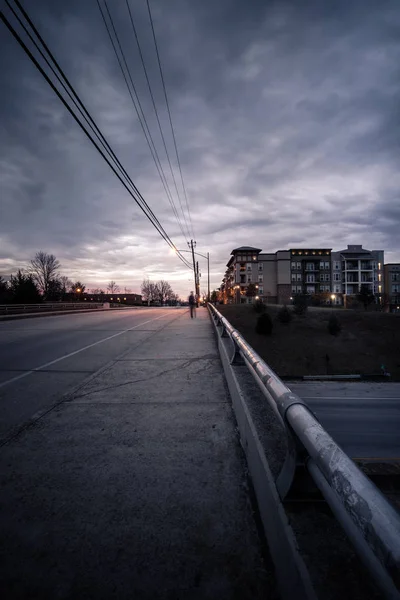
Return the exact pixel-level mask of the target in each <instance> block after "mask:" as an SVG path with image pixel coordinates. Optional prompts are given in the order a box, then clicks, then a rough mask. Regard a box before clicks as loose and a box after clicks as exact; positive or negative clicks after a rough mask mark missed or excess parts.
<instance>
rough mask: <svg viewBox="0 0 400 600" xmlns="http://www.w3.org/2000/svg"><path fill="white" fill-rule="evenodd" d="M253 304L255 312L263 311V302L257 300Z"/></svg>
mask: <svg viewBox="0 0 400 600" xmlns="http://www.w3.org/2000/svg"><path fill="white" fill-rule="evenodd" d="M253 306H254V310H255V311H256V313H258V314H262V313H263V312H265V304H264V302H261V300H257V301H256V302H255V303H254V305H253Z"/></svg>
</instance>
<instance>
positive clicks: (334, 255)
mask: <svg viewBox="0 0 400 600" xmlns="http://www.w3.org/2000/svg"><path fill="white" fill-rule="evenodd" d="M383 258H384V252H383V250H366V249H365V248H363V247H362V246H361V245H350V246H347V248H346V250H341V251H340V252H333V251H332V249H331V248H312V247H311V248H290V249H289V250H278V251H277V252H271V253H264V252H262V251H261V250H260V249H259V248H253V247H252V246H242V247H240V248H235V249H234V250H232V252H231V258H230V259H229V262H228V264H227V271H226V273H225V277H224V280H223V282H222V286H221V292H222V297H223V299H224V302H235V303H251V302H253V301H254V299H258V298H259V299H261V300H263V302H266V303H268V302H271V303H273V304H275V303H278V304H286V303H289V302H290V300H291V298H293V296H295V295H296V294H307V295H310V296H313V297H314V298H318V302H320V303H321V304H327V303H328V304H332V303H335V304H345V303H346V297H347V296H349V297H351V296H355V295H356V294H357V293H358V291H359V289H360V287H361V286H362V285H367V286H368V287H369V289H370V290H371V291H372V293H373V294H374V295H375V296H376V298H377V299H378V300H377V301H381V300H380V299H381V298H382V295H383V291H384V283H385V285H386V282H388V283H389V284H390V283H392V286H391V288H390V291H389V290H388V291H387V295H391V296H392V297H393V298H395V302H398V300H399V299H400V270H398V268H399V265H387V266H388V267H392V271H393V273H392V271H390V272H389V271H388V276H385V274H384V271H383ZM385 272H386V267H385ZM389 279H393V282H391V281H389ZM249 286H250V288H249Z"/></svg>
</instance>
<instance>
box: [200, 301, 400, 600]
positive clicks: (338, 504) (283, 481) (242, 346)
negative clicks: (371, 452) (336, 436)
mask: <svg viewBox="0 0 400 600" xmlns="http://www.w3.org/2000/svg"><path fill="white" fill-rule="evenodd" d="M208 306H209V308H210V311H211V315H212V316H213V317H214V319H215V320H216V321H217V325H218V326H219V327H220V329H221V337H227V336H229V338H230V340H231V341H232V344H233V347H232V357H231V364H232V365H235V364H246V365H247V367H248V369H249V371H250V373H251V374H252V375H253V377H254V379H255V380H256V381H257V383H258V385H259V387H260V389H261V391H262V393H263V395H264V396H265V398H266V399H267V400H268V402H269V404H270V405H271V407H272V408H273V410H274V412H275V414H276V415H277V417H278V418H279V420H280V421H281V423H282V424H283V426H284V429H285V431H286V435H287V454H286V459H285V461H284V464H283V467H282V470H281V472H280V474H279V476H278V478H277V480H276V487H277V491H278V493H279V496H280V498H281V500H284V499H285V496H286V495H287V493H288V492H289V490H290V488H291V485H292V483H293V479H294V474H295V471H296V466H297V464H298V462H299V458H300V453H301V455H302V457H303V458H304V461H303V464H305V466H306V468H307V470H308V472H309V474H310V475H311V477H312V479H313V480H314V482H315V484H316V486H317V487H318V488H319V490H320V491H321V493H322V495H323V496H324V498H325V500H326V502H327V503H328V504H329V506H330V508H331V510H332V512H333V514H334V515H335V517H336V519H337V520H338V522H339V523H340V525H341V526H342V528H343V530H344V531H345V533H346V535H347V536H348V538H349V539H350V541H351V543H352V544H353V547H354V549H355V550H356V552H357V554H358V556H359V557H360V559H361V560H362V561H363V563H364V565H365V566H366V567H367V569H368V571H369V572H370V574H371V576H372V577H373V578H374V580H375V582H376V583H377V585H378V586H379V587H380V589H381V591H382V592H383V594H384V597H385V598H391V599H394V598H397V599H399V598H400V593H399V588H400V515H399V513H398V512H397V511H396V510H395V509H394V507H393V506H392V505H391V504H390V503H389V501H388V500H387V499H386V498H385V496H384V495H383V494H382V493H381V492H380V491H379V490H378V488H377V487H376V486H375V485H374V484H373V483H372V481H371V480H370V479H369V478H368V477H367V476H366V475H364V473H362V472H361V471H360V469H359V468H358V467H357V466H356V464H355V463H354V462H353V461H352V460H351V458H350V457H349V456H347V454H346V453H345V452H343V450H342V449H341V448H340V447H339V446H338V445H337V443H336V442H335V441H334V440H333V438H332V437H331V436H330V435H329V434H328V433H327V432H326V431H325V430H324V428H323V427H322V425H321V424H320V423H319V422H318V420H317V418H316V417H315V415H314V414H313V412H312V411H311V410H310V409H309V407H308V406H307V405H306V403H305V402H304V401H303V400H302V399H301V398H300V397H299V396H297V395H296V394H294V393H293V392H292V391H291V390H290V389H289V388H288V387H287V386H286V385H285V384H284V383H283V381H282V380H281V379H280V378H279V377H278V375H277V374H276V373H274V371H273V370H272V369H271V368H270V367H269V366H268V365H267V364H266V363H265V362H264V361H263V360H262V358H261V357H260V356H259V355H258V354H257V353H256V352H255V351H254V350H253V348H252V347H251V346H250V345H249V344H248V343H247V342H246V340H245V339H244V338H243V337H242V335H241V334H240V333H239V332H238V331H237V330H236V329H234V328H233V327H232V325H231V324H230V323H229V321H228V320H227V319H226V318H225V317H223V316H222V314H221V313H220V312H219V311H218V310H217V309H216V308H215V307H214V306H213V305H212V304H209V305H208Z"/></svg>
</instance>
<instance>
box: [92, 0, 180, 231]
mask: <svg viewBox="0 0 400 600" xmlns="http://www.w3.org/2000/svg"><path fill="white" fill-rule="evenodd" d="M104 4H105V7H106V10H107V13H108V17H109V19H110V22H111V26H112V29H113V31H114V35H115V38H116V40H117V44H118V47H119V50H120V53H121V55H122V60H123V61H124V64H125V69H126V71H127V73H128V77H129V79H130V82H131V85H132V88H133V93H134V95H135V98H136V101H135V99H134V97H133V95H132V91H131V88H130V87H129V83H128V80H127V77H126V74H125V71H124V68H123V66H122V63H121V59H120V57H119V54H118V51H117V48H116V46H115V44H114V40H113V38H112V35H111V32H110V29H109V27H108V23H107V20H106V18H105V15H104V13H103V10H102V8H101V5H100V2H99V0H97V6H98V8H99V11H100V14H101V16H102V18H103V22H104V25H105V28H106V30H107V33H108V36H109V38H110V42H111V45H112V47H113V50H114V53H115V56H116V58H117V61H118V64H119V67H120V69H121V73H122V76H123V78H124V80H125V84H126V87H127V89H128V92H129V95H130V97H131V100H132V104H133V106H134V108H135V111H136V114H137V117H138V119H139V122H140V125H141V127H142V130H143V133H144V136H145V138H146V141H147V144H148V146H149V148H150V152H151V154H152V157H153V160H154V163H155V165H156V168H157V170H158V174H159V176H160V179H161V182H162V184H163V186H164V189H165V193H166V194H167V198H168V200H169V203H170V205H171V208H172V211H173V213H174V215H175V218H176V220H177V222H178V225H179V227H180V229H181V232H182V235H183V237H184V238H185V239H186V240H187V235H186V233H185V232H184V230H183V227H182V223H181V220H180V218H179V215H178V212H177V210H176V207H175V204H174V200H173V197H172V194H171V190H170V188H169V185H168V181H167V178H166V176H165V173H164V169H163V167H162V164H161V161H160V158H159V155H158V152H157V149H156V146H155V144H154V140H153V137H152V135H151V132H150V129H149V126H148V123H147V120H146V116H145V114H144V111H143V109H142V105H141V103H140V100H139V96H138V94H137V91H136V87H135V84H134V83H133V80H132V76H131V72H130V70H129V67H128V64H127V61H126V58H125V54H124V51H123V49H122V46H121V43H120V40H119V37H118V34H117V31H116V28H115V26H114V21H113V19H112V16H111V14H110V11H109V9H108V5H107V2H105V3H104ZM138 107H139V108H138ZM139 111H140V112H139ZM140 113H141V114H140Z"/></svg>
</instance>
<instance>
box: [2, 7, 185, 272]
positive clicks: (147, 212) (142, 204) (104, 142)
mask: <svg viewBox="0 0 400 600" xmlns="http://www.w3.org/2000/svg"><path fill="white" fill-rule="evenodd" d="M6 3H7V5H8V7H9V8H10V10H11V11H12V13H13V14H14V16H15V17H16V18H17V20H18V22H19V23H20V24H21V26H22V27H23V29H24V30H25V32H26V33H27V35H28V36H29V38H30V39H31V40H32V36H31V35H30V34H29V32H28V31H27V29H26V27H25V26H24V25H23V23H22V22H21V19H20V18H19V17H18V15H17V14H16V12H15V11H14V9H13V7H12V6H11V5H10V3H9V1H8V0H6ZM15 3H16V5H17V6H18V8H19V9H20V11H21V12H22V14H23V15H24V17H25V18H26V19H27V21H28V23H29V25H30V26H31V28H32V30H33V32H34V33H35V35H36V36H37V37H38V39H39V40H40V41H41V43H42V44H43V47H44V48H45V50H46V52H47V53H48V54H49V57H50V59H51V60H52V61H53V63H54V64H55V66H56V68H57V69H58V70H59V72H60V74H61V76H62V77H64V79H65V81H66V83H67V85H68V87H70V89H71V91H72V93H73V94H74V96H75V97H76V98H77V101H78V102H79V104H80V105H81V106H82V107H83V109H84V111H85V113H86V114H87V115H88V118H89V119H90V121H91V122H92V123H93V126H91V128H92V130H93V127H95V128H96V130H97V132H98V133H97V132H96V131H95V133H96V135H97V137H98V138H99V136H100V137H101V140H102V145H103V148H104V146H106V147H107V148H110V150H106V151H107V152H108V155H109V156H111V157H112V159H113V160H114V163H116V164H114V165H113V164H112V162H110V160H109V159H108V158H107V156H106V155H105V154H104V152H103V151H102V150H101V148H100V147H99V146H98V144H97V143H96V141H95V140H94V139H93V137H92V136H91V134H90V133H89V131H88V130H87V129H86V128H85V126H84V124H82V123H81V121H80V120H79V118H78V117H77V115H76V114H75V112H74V110H73V109H72V108H71V106H70V105H69V104H68V102H67V101H66V99H65V98H64V97H63V96H62V94H61V93H60V91H59V90H58V89H57V88H56V86H55V84H54V83H53V82H52V81H51V79H50V77H49V76H48V75H47V74H46V72H45V71H44V69H43V67H42V66H41V65H40V64H39V62H38V61H37V60H36V58H35V57H34V55H33V54H32V52H31V51H30V50H29V48H28V47H27V46H26V44H25V43H24V41H23V40H22V38H21V37H20V35H19V34H18V33H17V31H16V30H15V29H14V27H13V26H12V25H11V23H10V22H9V21H8V19H7V18H6V17H5V15H4V13H3V12H2V11H0V17H1V20H2V21H3V23H4V24H5V25H6V27H7V28H8V30H9V31H10V33H11V34H12V35H13V37H14V38H15V39H16V41H17V42H18V43H19V45H20V46H21V47H22V48H23V50H24V51H25V53H26V54H27V56H28V57H29V58H30V60H31V61H32V62H33V64H34V65H35V66H36V68H37V69H38V70H39V72H40V73H41V75H42V76H43V77H44V79H45V80H46V81H47V83H48V84H49V85H50V87H51V88H52V89H53V91H54V92H55V93H56V95H57V96H58V98H59V99H60V100H61V102H62V103H63V104H64V106H65V107H66V108H67V110H68V111H69V112H70V114H71V115H72V117H73V118H74V120H75V121H76V122H77V124H78V125H79V127H80V128H81V129H82V131H83V132H84V133H85V135H86V136H87V137H88V138H89V140H90V141H91V142H92V144H93V145H94V146H95V148H96V149H97V151H98V152H99V153H100V155H101V156H102V157H103V159H104V160H105V161H106V163H107V164H108V166H109V167H110V168H111V170H112V171H113V173H114V174H115V175H116V177H118V179H119V180H120V181H121V183H122V185H123V186H124V187H125V188H126V190H127V191H128V193H129V194H130V195H131V196H132V198H133V199H134V201H135V202H136V204H137V205H138V206H139V207H140V208H141V210H142V211H143V212H144V214H145V215H146V217H147V218H148V219H149V221H150V222H151V223H152V225H153V226H154V227H155V228H156V229H157V231H158V232H159V234H160V235H161V236H162V237H163V239H164V240H165V241H166V242H167V244H168V245H169V246H170V247H171V248H173V249H174V250H175V251H176V247H175V245H174V244H173V242H172V241H171V239H170V238H169V236H168V234H167V233H166V231H165V230H164V228H163V227H162V225H161V224H160V222H159V221H158V219H157V218H156V217H155V215H154V213H153V211H152V210H151V209H150V207H149V206H148V204H147V203H146V201H145V200H144V198H143V196H142V195H141V193H140V192H139V190H138V189H137V187H136V186H135V184H134V183H133V181H132V180H131V178H130V177H129V175H128V174H127V172H126V171H125V169H124V167H123V166H122V164H121V163H120V161H119V159H118V158H117V157H116V155H115V154H114V152H113V151H112V149H111V147H110V145H109V144H108V142H107V140H106V139H105V138H104V136H103V134H102V133H101V131H100V129H99V128H98V127H97V125H96V124H95V122H94V120H93V119H92V117H91V116H90V114H89V113H88V111H87V109H86V108H85V106H84V105H83V103H82V101H81V100H80V98H79V96H78V95H77V93H76V92H75V90H74V88H73V87H72V85H71V84H70V82H69V81H68V80H67V78H66V77H65V75H64V74H63V72H62V70H61V68H60V67H59V65H58V63H57V61H56V60H55V58H54V57H53V55H52V53H51V52H50V50H49V48H48V47H47V45H46V44H45V43H44V41H43V40H42V38H41V36H40V35H39V33H38V32H37V30H36V28H35V26H34V25H33V23H32V21H31V19H30V18H29V17H28V15H27V13H26V12H25V10H24V9H23V8H22V7H21V5H20V3H19V2H18V0H15ZM32 41H33V43H34V45H35V47H36V49H37V50H38V51H39V52H40V54H41V56H42V57H44V55H43V52H42V51H41V50H40V49H39V47H38V45H37V43H36V42H35V41H34V40H32ZM45 60H46V62H47V64H49V63H48V61H47V59H45ZM51 70H52V71H53V73H55V72H54V69H53V68H52V67H51ZM57 79H58V80H59V81H60V78H59V77H58V75H57ZM63 88H64V90H66V88H65V86H64V85H63ZM66 91H67V92H68V90H66ZM68 95H69V96H70V94H69V92H68ZM74 104H75V105H76V102H75V101H74ZM80 112H81V114H82V111H80ZM86 121H87V119H86ZM116 168H118V169H119V170H120V171H121V172H122V174H123V175H124V176H125V178H126V179H127V180H128V182H129V183H130V185H131V186H132V188H133V190H134V192H135V193H134V192H132V190H131V189H130V188H129V187H128V185H127V183H126V182H125V181H124V180H123V179H122V177H121V174H120V173H118V171H117V170H116ZM135 194H137V196H138V198H139V199H138V198H137V197H136V195H135ZM146 209H147V210H146ZM177 255H178V257H179V258H180V260H181V261H182V262H183V263H184V264H185V266H188V267H189V268H191V265H190V264H189V263H188V261H187V260H186V259H185V257H184V256H182V255H180V254H179V252H177Z"/></svg>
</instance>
